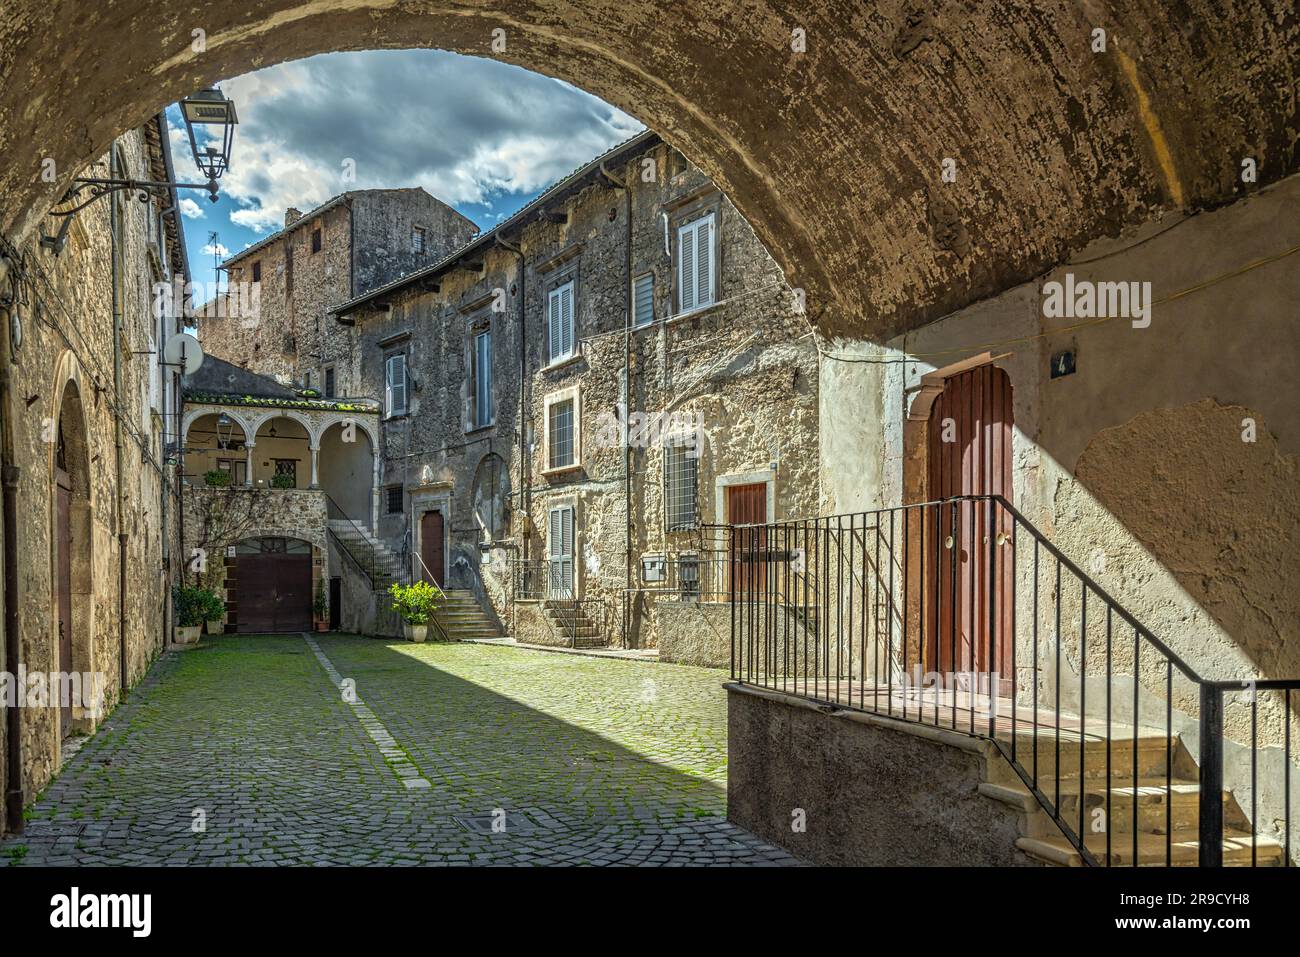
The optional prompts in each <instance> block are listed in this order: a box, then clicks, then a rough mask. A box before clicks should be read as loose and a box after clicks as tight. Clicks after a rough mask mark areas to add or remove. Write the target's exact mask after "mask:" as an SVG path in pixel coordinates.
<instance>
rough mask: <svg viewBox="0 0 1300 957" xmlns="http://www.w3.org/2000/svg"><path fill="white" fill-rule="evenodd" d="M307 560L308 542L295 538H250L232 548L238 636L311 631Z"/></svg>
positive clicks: (310, 570)
mask: <svg viewBox="0 0 1300 957" xmlns="http://www.w3.org/2000/svg"><path fill="white" fill-rule="evenodd" d="M311 556H312V550H311V543H310V542H304V541H301V540H300V539H296V538H280V537H271V536H268V537H264V538H249V539H245V540H244V541H242V542H240V543H239V544H238V545H236V546H235V567H234V577H235V607H236V609H237V615H238V620H239V625H238V629H239V633H240V634H245V635H247V634H268V633H277V632H286V631H310V630H311V627H312V561H311ZM229 578H230V571H229V570H227V582H229Z"/></svg>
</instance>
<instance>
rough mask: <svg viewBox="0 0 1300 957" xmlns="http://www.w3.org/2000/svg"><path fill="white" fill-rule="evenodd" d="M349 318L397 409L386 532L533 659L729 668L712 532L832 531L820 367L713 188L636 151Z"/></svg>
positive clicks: (605, 160)
mask: <svg viewBox="0 0 1300 957" xmlns="http://www.w3.org/2000/svg"><path fill="white" fill-rule="evenodd" d="M688 267H689V268H688ZM335 312H336V314H337V315H338V317H339V320H340V322H342V323H343V324H345V326H347V327H348V328H350V330H351V332H352V339H353V343H354V344H353V346H352V350H353V356H354V365H353V366H352V368H351V370H350V376H351V380H352V381H355V382H358V383H361V384H362V385H361V388H362V390H363V391H364V392H366V393H367V394H372V395H376V396H383V397H384V413H383V416H382V419H381V424H380V429H381V440H380V441H381V451H382V463H383V466H382V467H383V479H382V481H383V485H384V489H385V495H384V502H383V508H382V509H381V514H380V516H379V522H378V527H377V534H378V535H379V537H380V538H381V539H382V540H384V541H385V542H387V543H389V545H390V547H391V548H392V549H393V550H394V551H398V552H400V553H402V554H405V555H408V556H409V561H410V572H411V574H412V575H415V576H420V575H424V576H431V577H433V578H434V579H436V580H438V581H439V582H440V583H441V584H443V585H444V586H446V587H449V588H455V589H469V590H472V591H473V592H474V593H475V594H476V596H477V597H478V599H479V601H480V603H481V605H482V606H483V607H484V608H486V609H490V610H491V612H492V614H494V615H495V616H496V617H497V619H498V620H499V622H500V624H501V626H502V629H503V630H504V631H505V632H507V633H509V634H512V635H514V636H515V637H517V638H518V639H520V640H524V641H532V642H539V643H559V644H582V643H590V644H605V643H611V644H622V645H626V646H634V647H656V646H657V647H659V648H660V653H661V656H662V657H664V658H665V659H669V660H684V661H693V662H698V663H707V664H715V665H716V664H721V663H723V662H724V661H725V659H726V657H727V654H728V648H727V645H728V640H729V639H728V636H727V633H726V628H725V623H724V621H723V619H724V617H725V614H724V613H725V605H723V604H722V602H723V601H724V600H725V597H726V590H727V587H728V586H727V582H726V580H725V574H726V572H725V550H724V543H722V542H721V541H720V539H719V537H718V533H717V531H716V530H714V529H710V528H709V526H710V525H711V524H714V523H725V522H729V521H741V520H746V521H763V520H769V521H770V520H775V519H777V518H785V517H793V516H798V515H803V514H809V513H812V512H813V511H814V510H815V509H816V507H817V504H818V500H819V489H818V476H817V461H818V433H817V409H818V390H817V385H818V371H817V370H818V365H817V353H816V349H815V347H814V344H813V342H812V339H811V337H810V336H809V334H808V327H807V323H806V321H805V319H804V317H803V316H802V314H801V313H800V311H799V309H798V299H797V296H796V294H795V292H794V291H792V290H791V289H790V288H789V287H788V286H787V285H786V283H785V281H784V279H783V278H782V276H781V273H780V271H779V269H778V268H777V266H776V265H775V263H773V262H772V260H771V259H770V258H769V257H768V255H767V253H766V251H765V250H764V249H763V247H762V245H761V244H760V243H759V242H758V240H757V238H756V237H755V236H754V234H753V232H752V230H751V229H750V228H749V226H748V225H747V224H746V222H745V221H744V220H743V219H742V218H741V216H740V215H739V214H738V213H737V212H736V210H735V208H734V207H733V206H732V205H731V204H730V203H729V202H728V201H727V199H726V197H725V196H723V195H722V194H721V193H720V192H719V191H718V190H717V188H716V187H715V186H714V185H713V184H712V183H711V182H710V181H709V179H708V178H707V177H706V176H704V174H703V173H701V172H700V171H699V170H698V169H696V168H694V167H693V166H691V165H690V164H689V163H688V162H686V160H685V159H684V158H683V157H682V156H681V155H680V154H679V153H677V152H676V151H674V150H672V149H671V148H669V147H668V146H667V145H666V144H664V143H663V142H662V141H661V140H660V139H659V138H658V137H657V136H656V135H655V134H653V133H650V132H647V133H643V134H640V135H638V136H637V137H634V138H633V139H632V140H630V141H628V142H627V143H625V144H623V145H621V146H619V147H617V148H615V149H614V150H612V151H610V152H609V153H607V154H605V155H604V156H602V157H598V158H596V159H595V160H593V161H592V162H590V163H588V164H586V165H584V166H583V167H581V168H580V169H578V170H577V171H575V172H574V173H573V174H571V175H570V176H569V177H567V178H565V179H564V180H562V181H561V182H559V183H558V184H556V185H555V186H554V187H552V188H551V189H550V190H548V191H547V192H545V193H543V194H542V196H540V197H539V198H538V199H537V200H536V201H534V202H533V203H531V204H529V205H528V206H527V207H525V208H524V209H523V210H521V211H520V212H519V213H517V214H516V215H515V216H513V217H511V218H510V219H508V220H506V221H504V222H503V223H502V224H501V225H500V226H498V227H497V228H495V229H493V230H491V231H490V232H488V233H486V234H484V235H483V236H481V237H479V238H478V239H477V240H475V241H474V242H471V243H469V244H467V245H466V246H464V247H462V248H460V249H458V250H456V251H455V252H453V253H452V254H451V255H449V256H448V257H446V259H444V260H443V261H442V262H440V263H438V264H436V265H434V266H432V267H430V268H428V269H424V270H420V271H418V272H416V273H413V274H411V275H409V276H407V277H404V278H403V279H400V280H398V281H396V282H393V283H389V284H387V285H384V286H381V287H379V288H377V289H374V290H372V291H370V292H369V293H367V294H364V295H361V296H357V297H354V298H353V299H352V300H350V301H348V302H346V303H342V304H340V305H339V306H338V308H337V309H336V310H335ZM625 435H626V436H627V439H628V440H627V441H626V443H625V441H624V438H625Z"/></svg>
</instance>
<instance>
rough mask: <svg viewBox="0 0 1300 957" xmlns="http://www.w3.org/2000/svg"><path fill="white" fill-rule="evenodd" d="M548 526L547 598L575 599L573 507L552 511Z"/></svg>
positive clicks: (548, 514) (550, 511)
mask: <svg viewBox="0 0 1300 957" xmlns="http://www.w3.org/2000/svg"><path fill="white" fill-rule="evenodd" d="M546 525H547V534H546V558H547V566H548V572H549V574H548V575H547V583H546V584H547V588H546V597H548V598H573V597H574V593H573V506H571V505H564V506H561V507H559V508H553V509H550V510H549V511H548V512H547V523H546Z"/></svg>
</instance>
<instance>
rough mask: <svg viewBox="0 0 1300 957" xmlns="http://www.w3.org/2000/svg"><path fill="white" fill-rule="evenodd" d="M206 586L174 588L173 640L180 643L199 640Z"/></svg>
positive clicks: (192, 642)
mask: <svg viewBox="0 0 1300 957" xmlns="http://www.w3.org/2000/svg"><path fill="white" fill-rule="evenodd" d="M204 593H207V589H206V588H199V587H197V586H195V585H177V586H176V587H175V588H174V589H172V613H173V615H174V616H175V617H174V622H173V625H172V641H173V642H174V643H175V644H178V645H192V644H194V643H195V642H196V641H198V640H199V632H200V631H201V630H202V628H203V611H204V599H203V595H204ZM209 594H210V593H209Z"/></svg>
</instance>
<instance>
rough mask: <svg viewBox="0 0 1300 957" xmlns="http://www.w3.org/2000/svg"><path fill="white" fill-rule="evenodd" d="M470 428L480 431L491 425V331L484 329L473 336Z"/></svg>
mask: <svg viewBox="0 0 1300 957" xmlns="http://www.w3.org/2000/svg"><path fill="white" fill-rule="evenodd" d="M471 422H472V424H473V425H472V427H473V428H476V429H481V428H484V427H486V426H489V425H491V424H492V331H491V330H490V329H484V330H483V331H482V332H479V333H477V334H476V335H475V336H474V410H473V417H472V418H471Z"/></svg>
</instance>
